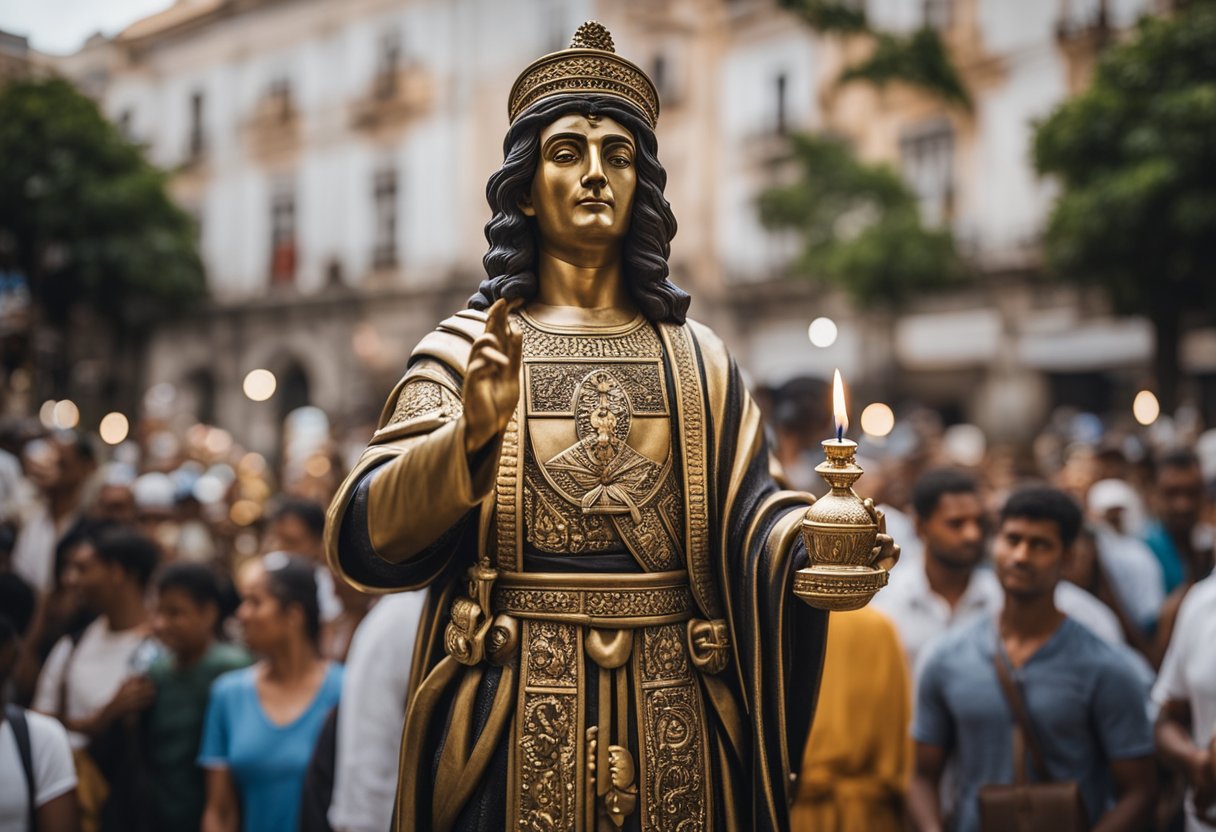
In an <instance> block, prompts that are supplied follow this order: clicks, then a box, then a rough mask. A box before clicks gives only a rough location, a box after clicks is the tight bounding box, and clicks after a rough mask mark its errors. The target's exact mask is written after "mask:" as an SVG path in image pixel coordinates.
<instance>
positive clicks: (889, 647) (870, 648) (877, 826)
mask: <svg viewBox="0 0 1216 832" xmlns="http://www.w3.org/2000/svg"><path fill="white" fill-rule="evenodd" d="M909 687H910V686H909V682H908V669H907V667H906V666H905V664H904V657H903V650H902V648H901V647H900V644H899V637H898V636H897V635H896V633H895V628H894V626H892V624H891V622H890V620H889V619H887V617H886V616H885V615H883V614H882V613H880V612H878V611H877V610H873V609H870V608H868V607H867V608H863V609H860V610H856V611H854V612H846V613H839V614H834V615H833V616H832V625H831V626H830V627H829V628H828V643H827V654H826V658H825V662H824V672H823V682H822V684H821V686H820V689H819V702H818V705H817V706H816V708H815V722H814V724H813V725H812V726H811V734H810V737H809V738H808V739H807V744H806V748H805V750H804V751H803V755H802V770H801V774H800V776H799V778H798V784H797V787H796V789H795V792H794V803H793V805H792V806H791V807H790V829H791V830H792V832H902V830H903V829H904V828H905V827H904V802H905V798H906V795H907V790H908V778H909V776H910V775H911V772H912V754H911V748H910V747H909V746H910V743H909V741H908V728H909V723H910V722H911V718H912V714H911V692H910V690H909ZM379 828H380V829H384V828H385V827H384V826H383V825H381V826H380V827H379ZM364 830H365V828H364V827H360V828H359V832H364ZM366 832H371V827H366Z"/></svg>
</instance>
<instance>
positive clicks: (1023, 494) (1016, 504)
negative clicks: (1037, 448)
mask: <svg viewBox="0 0 1216 832" xmlns="http://www.w3.org/2000/svg"><path fill="white" fill-rule="evenodd" d="M1015 517H1016V518H1019V519H1026V520H1051V521H1052V522H1054V523H1055V524H1056V527H1057V528H1058V529H1059V531H1060V542H1061V543H1062V544H1064V548H1065V549H1067V548H1068V547H1070V546H1072V544H1073V543H1075V542H1076V540H1077V535H1079V534H1080V533H1081V521H1082V515H1081V508H1080V506H1078V505H1077V502H1076V500H1074V499H1073V498H1072V497H1069V496H1068V495H1067V494H1065V493H1064V492H1063V491H1061V490H1060V489H1058V488H1048V487H1046V486H1041V485H1039V486H1032V487H1030V488H1023V489H1022V490H1020V491H1015V492H1014V493H1013V494H1012V495H1011V496H1010V497H1009V499H1008V500H1006V501H1005V506H1004V508H1002V509H1001V523H1002V524H1004V522H1005V521H1006V520H1009V519H1012V518H1015Z"/></svg>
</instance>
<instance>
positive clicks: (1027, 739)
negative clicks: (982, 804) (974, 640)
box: [992, 637, 1051, 784]
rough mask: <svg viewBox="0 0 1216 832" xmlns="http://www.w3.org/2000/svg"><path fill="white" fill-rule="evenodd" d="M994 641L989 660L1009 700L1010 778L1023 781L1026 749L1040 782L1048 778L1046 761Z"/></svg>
mask: <svg viewBox="0 0 1216 832" xmlns="http://www.w3.org/2000/svg"><path fill="white" fill-rule="evenodd" d="M997 641H998V644H997V650H996V653H995V655H993V657H992V663H993V664H994V665H995V666H996V678H997V680H998V681H999V682H1000V683H1001V690H1002V691H1003V692H1004V694H1005V700H1006V701H1007V702H1008V703H1009V708H1010V710H1012V711H1013V719H1014V728H1013V779H1014V782H1015V783H1018V784H1022V783H1024V782H1025V776H1026V756H1025V755H1026V752H1027V751H1029V752H1030V761H1031V763H1032V764H1033V765H1034V767H1035V769H1036V770H1037V771H1038V775H1039V777H1040V779H1041V780H1042V782H1045V783H1046V782H1050V781H1051V777H1050V776H1049V775H1048V772H1047V764H1046V761H1045V759H1044V757H1043V751H1042V749H1041V748H1040V747H1039V742H1038V738H1037V737H1036V736H1035V733H1034V726H1033V725H1032V724H1031V722H1030V714H1029V713H1027V711H1026V703H1025V702H1024V701H1023V700H1022V695H1021V694H1020V693H1019V692H1018V686H1017V683H1016V682H1014V681H1013V674H1011V673H1010V672H1009V665H1008V663H1007V662H1008V660H1007V659H1006V658H1005V654H1004V650H1002V649H1001V645H1000V644H999V641H1000V638H999V637H998V638H997Z"/></svg>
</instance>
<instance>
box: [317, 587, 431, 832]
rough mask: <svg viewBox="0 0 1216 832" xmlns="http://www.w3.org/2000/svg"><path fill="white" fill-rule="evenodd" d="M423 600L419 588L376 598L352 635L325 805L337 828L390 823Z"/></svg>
mask: <svg viewBox="0 0 1216 832" xmlns="http://www.w3.org/2000/svg"><path fill="white" fill-rule="evenodd" d="M425 600H426V592H425V591H421V590H420V591H417V592H402V593H398V594H396V595H389V596H386V597H384V598H382V599H380V600H379V601H377V602H376V605H375V606H374V607H372V609H371V612H370V613H368V615H367V617H366V618H364V619H363V623H362V624H360V625H359V629H358V630H356V631H355V636H354V639H352V641H351V646H350V656H349V660H348V662H347V665H346V672H345V676H344V678H343V680H342V707H341V708H340V709H339V711H338V736H337V755H336V762H335V765H334V787H333V796H332V799H331V802H330V805H329V813H328V817H329V824H330V826H331V827H333V829H335V830H336V831H337V832H383V830H385V829H388V828H389V825H390V822H391V820H392V812H393V801H394V800H396V797H397V765H398V758H399V755H400V751H401V726H402V725H403V724H404V722H405V709H406V704H407V701H406V699H407V694H408V691H409V683H410V675H411V668H412V662H413V655H414V634H415V633H416V632H417V630H418V621H419V618H420V617H421V615H422V607H423V604H424V603H425Z"/></svg>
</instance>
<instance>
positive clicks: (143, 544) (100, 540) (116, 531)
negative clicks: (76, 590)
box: [81, 523, 160, 587]
mask: <svg viewBox="0 0 1216 832" xmlns="http://www.w3.org/2000/svg"><path fill="white" fill-rule="evenodd" d="M81 539H82V541H83V542H87V543H89V544H91V545H92V546H93V549H94V551H96V552H97V556H98V557H99V558H101V559H102V560H104V561H105V562H106V563H115V564H118V566H120V567H121V568H122V570H123V571H124V572H126V573H127V574H128V575H130V576H131V577H133V578H134V579H135V580H136V581H137V582H138V583H139V585H140V586H141V587H146V586H147V585H148V581H149V579H151V577H152V573H153V572H155V571H156V566H157V563H159V561H160V549H158V548H157V546H156V544H155V543H153V542H152V541H151V540H149V539H148V538H147V537H145V536H144V535H142V534H140V533H139V532H137V531H135V530H134V529H130V528H127V527H126V526H120V525H117V524H114V523H98V524H96V525H94V526H92V527H90V528H89V529H88V530H86V531H84V532H83V534H82V535H81Z"/></svg>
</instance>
